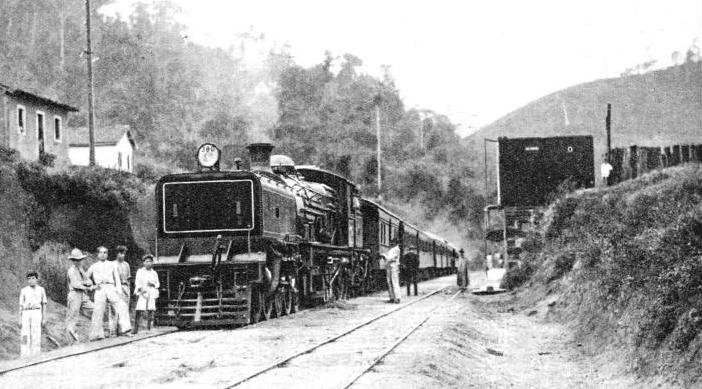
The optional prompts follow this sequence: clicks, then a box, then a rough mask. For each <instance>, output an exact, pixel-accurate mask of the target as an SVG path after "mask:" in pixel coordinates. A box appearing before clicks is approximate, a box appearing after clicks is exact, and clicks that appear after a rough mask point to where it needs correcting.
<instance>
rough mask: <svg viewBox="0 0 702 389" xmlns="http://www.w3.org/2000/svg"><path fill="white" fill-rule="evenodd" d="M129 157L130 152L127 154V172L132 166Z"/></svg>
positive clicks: (130, 157)
mask: <svg viewBox="0 0 702 389" xmlns="http://www.w3.org/2000/svg"><path fill="white" fill-rule="evenodd" d="M131 159H132V156H131V155H130V154H127V171H128V172H131V171H132V168H131V161H130V160H131Z"/></svg>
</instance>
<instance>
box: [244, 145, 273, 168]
mask: <svg viewBox="0 0 702 389" xmlns="http://www.w3.org/2000/svg"><path fill="white" fill-rule="evenodd" d="M274 147H275V146H273V145H272V144H270V143H251V144H250V145H248V146H246V149H247V150H249V160H250V162H251V170H262V171H267V172H270V171H271V151H273V148H274Z"/></svg>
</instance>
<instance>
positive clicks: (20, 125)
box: [17, 105, 27, 134]
mask: <svg viewBox="0 0 702 389" xmlns="http://www.w3.org/2000/svg"><path fill="white" fill-rule="evenodd" d="M26 127H27V109H26V108H24V105H18V106H17V131H18V132H19V133H20V134H24V133H25V131H26Z"/></svg>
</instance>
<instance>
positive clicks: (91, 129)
mask: <svg viewBox="0 0 702 389" xmlns="http://www.w3.org/2000/svg"><path fill="white" fill-rule="evenodd" d="M85 32H86V36H87V39H86V41H87V45H86V50H85V55H86V60H87V62H88V138H89V144H90V163H89V164H90V166H95V114H94V112H93V109H94V108H93V105H94V104H95V101H94V97H93V55H92V54H93V52H92V47H91V44H90V0H85Z"/></svg>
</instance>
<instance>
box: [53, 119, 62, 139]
mask: <svg viewBox="0 0 702 389" xmlns="http://www.w3.org/2000/svg"><path fill="white" fill-rule="evenodd" d="M54 140H55V141H56V142H61V117H60V116H54Z"/></svg>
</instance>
